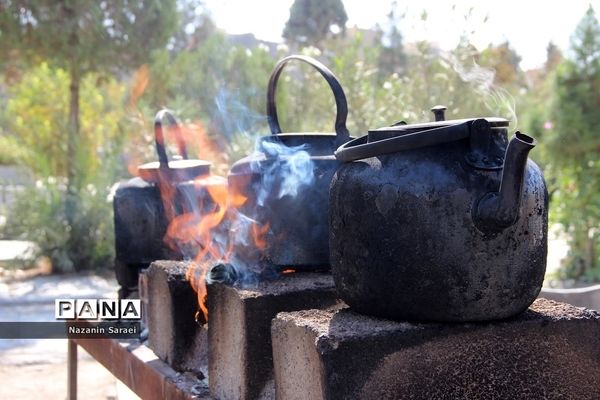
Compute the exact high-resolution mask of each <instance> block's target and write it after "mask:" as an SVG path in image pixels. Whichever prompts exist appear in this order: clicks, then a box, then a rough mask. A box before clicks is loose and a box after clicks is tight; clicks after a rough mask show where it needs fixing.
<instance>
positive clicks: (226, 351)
mask: <svg viewBox="0 0 600 400" xmlns="http://www.w3.org/2000/svg"><path fill="white" fill-rule="evenodd" d="M335 304H337V300H336V296H335V290H334V284H333V279H332V277H331V274H326V273H308V272H296V273H292V274H283V275H282V276H281V277H280V278H278V279H275V280H266V281H262V282H260V283H259V284H258V285H257V286H255V287H252V288H248V289H242V288H238V287H232V286H228V285H224V284H212V285H208V315H209V323H208V340H209V386H210V394H211V396H212V397H213V398H216V399H220V400H244V399H270V398H274V387H273V360H272V348H271V321H272V320H273V318H274V317H275V315H277V313H279V312H281V311H295V310H303V309H310V308H325V307H332V306H335Z"/></svg>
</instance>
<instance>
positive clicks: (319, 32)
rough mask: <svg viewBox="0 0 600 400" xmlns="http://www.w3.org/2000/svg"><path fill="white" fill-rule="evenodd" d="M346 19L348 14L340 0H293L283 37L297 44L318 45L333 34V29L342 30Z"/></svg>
mask: <svg viewBox="0 0 600 400" xmlns="http://www.w3.org/2000/svg"><path fill="white" fill-rule="evenodd" d="M346 21H348V16H347V15H346V9H345V8H344V4H343V3H342V1H341V0H295V1H294V4H292V8H291V9H290V19H289V20H288V21H287V23H286V24H285V28H284V29H283V37H284V38H285V39H287V40H288V41H289V42H291V43H294V44H297V45H301V46H306V45H313V46H316V47H320V45H321V44H322V42H323V41H324V40H325V39H327V38H330V37H332V36H334V35H335V33H334V30H336V31H340V32H343V31H344V30H345V27H346ZM332 27H335V28H334V29H332Z"/></svg>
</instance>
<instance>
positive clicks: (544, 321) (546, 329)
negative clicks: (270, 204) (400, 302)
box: [272, 299, 600, 400]
mask: <svg viewBox="0 0 600 400" xmlns="http://www.w3.org/2000/svg"><path fill="white" fill-rule="evenodd" d="M272 340H273V361H274V368H275V386H276V393H277V398H278V399H280V400H290V399H311V400H319V399H328V400H331V399H367V400H368V399H377V400H379V399H559V398H560V399H590V400H591V399H600V313H598V312H595V311H592V310H586V309H582V308H576V307H573V306H570V305H567V304H564V303H558V302H553V301H550V300H545V299H538V300H536V301H535V303H534V304H533V305H532V306H531V307H530V308H529V310H527V311H526V312H525V313H523V314H521V315H520V316H518V317H515V318H512V319H507V320H502V321H495V322H487V323H470V324H434V323H431V324H425V323H408V322H392V321H386V320H381V319H376V318H372V317H367V316H362V315H359V314H356V313H354V312H352V311H350V310H349V309H342V310H335V311H323V310H308V311H299V312H292V313H281V314H279V315H278V316H277V318H276V319H275V320H274V321H273V326H272Z"/></svg>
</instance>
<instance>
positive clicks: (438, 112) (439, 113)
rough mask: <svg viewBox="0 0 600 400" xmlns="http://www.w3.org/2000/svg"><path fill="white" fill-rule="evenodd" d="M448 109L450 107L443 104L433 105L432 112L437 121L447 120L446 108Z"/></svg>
mask: <svg viewBox="0 0 600 400" xmlns="http://www.w3.org/2000/svg"><path fill="white" fill-rule="evenodd" d="M447 109H448V108H447V107H446V106H441V105H437V106H433V107H431V112H432V113H433V115H434V117H435V120H436V122H437V121H445V120H446V110H447Z"/></svg>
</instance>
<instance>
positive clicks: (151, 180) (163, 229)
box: [113, 110, 227, 297]
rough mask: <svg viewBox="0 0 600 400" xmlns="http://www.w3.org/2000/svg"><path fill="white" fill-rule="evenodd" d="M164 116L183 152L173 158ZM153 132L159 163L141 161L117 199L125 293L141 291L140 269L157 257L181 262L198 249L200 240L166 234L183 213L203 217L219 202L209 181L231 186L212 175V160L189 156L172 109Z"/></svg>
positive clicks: (120, 276) (119, 277)
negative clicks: (175, 239)
mask: <svg viewBox="0 0 600 400" xmlns="http://www.w3.org/2000/svg"><path fill="white" fill-rule="evenodd" d="M163 120H166V122H167V123H168V125H169V126H170V127H171V128H172V129H173V132H174V134H175V135H174V137H175V139H176V142H177V148H178V152H179V156H178V157H176V159H173V160H169V157H168V155H167V151H166V147H165V137H164V132H163ZM154 136H155V146H156V152H157V154H158V161H155V162H150V163H146V164H143V165H140V166H139V167H138V176H137V177H135V178H132V179H130V180H128V181H126V182H123V183H120V184H119V186H118V187H117V190H116V192H115V196H114V199H113V211H114V225H115V250H116V259H115V272H116V275H117V280H118V282H119V284H120V285H121V293H122V294H123V295H122V297H127V295H128V294H129V292H132V291H135V290H136V287H137V277H138V273H139V271H140V270H142V269H144V268H147V267H148V266H149V265H150V263H151V262H152V261H155V260H177V259H181V258H183V257H184V256H187V255H188V254H184V253H186V252H191V251H194V249H192V247H197V246H198V243H184V242H178V243H175V242H173V238H171V239H169V238H166V235H167V231H168V228H169V224H170V223H171V222H172V221H173V219H174V218H176V217H177V216H179V215H182V214H186V213H187V214H196V215H201V214H202V213H203V212H204V211H205V210H207V209H210V208H211V207H213V206H214V204H213V200H212V198H211V197H210V196H209V194H208V193H207V191H206V184H207V183H208V184H212V185H223V186H225V185H226V184H227V182H226V180H225V178H222V177H217V176H211V174H210V167H211V163H210V162H209V161H205V160H194V159H189V158H188V153H187V148H186V144H185V142H184V139H183V134H182V132H181V127H180V125H179V124H178V123H177V120H176V118H175V116H174V115H173V114H172V112H170V111H169V110H161V111H159V112H158V113H157V114H156V116H155V118H154ZM209 176H210V177H211V179H206V178H207V177H209ZM168 240H171V241H172V242H171V243H167V241H168Z"/></svg>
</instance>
